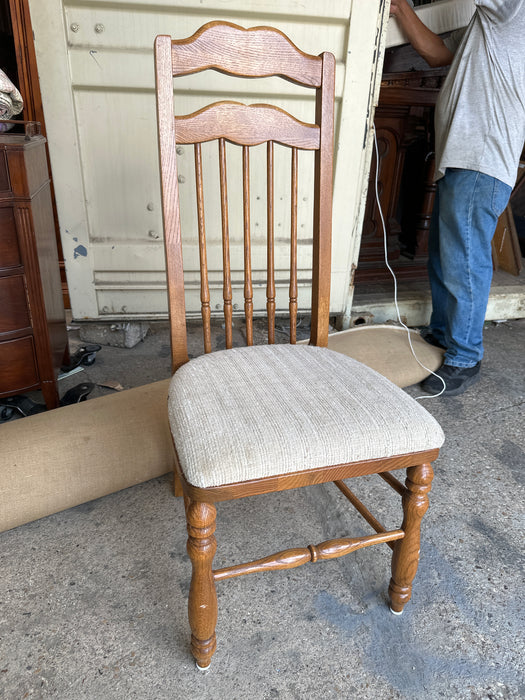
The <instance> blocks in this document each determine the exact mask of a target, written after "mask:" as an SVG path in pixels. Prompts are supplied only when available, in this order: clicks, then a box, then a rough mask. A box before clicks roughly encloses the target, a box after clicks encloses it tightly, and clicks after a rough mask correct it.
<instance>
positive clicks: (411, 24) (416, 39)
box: [390, 0, 454, 68]
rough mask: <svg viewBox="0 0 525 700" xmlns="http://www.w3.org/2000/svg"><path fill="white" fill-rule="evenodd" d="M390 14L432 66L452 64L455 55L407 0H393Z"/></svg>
mask: <svg viewBox="0 0 525 700" xmlns="http://www.w3.org/2000/svg"><path fill="white" fill-rule="evenodd" d="M390 14H391V16H392V17H395V18H396V20H397V22H398V23H399V26H400V28H401V29H402V30H403V32H404V33H405V35H406V37H407V39H408V41H409V42H410V43H411V44H412V46H413V47H414V48H415V50H416V51H417V52H418V53H419V54H420V56H422V57H423V58H424V59H425V61H426V62H427V63H428V64H429V65H430V66H432V67H433V68H435V67H437V66H448V65H450V63H452V59H453V58H454V55H453V53H452V52H451V51H449V49H447V47H446V46H445V44H444V43H443V40H442V39H441V37H439V36H438V35H437V34H434V32H433V31H431V30H430V29H429V28H428V27H427V26H425V25H424V24H423V22H422V21H421V20H420V19H419V17H418V15H417V14H416V13H415V12H414V10H413V8H412V7H411V6H410V5H409V4H408V2H407V0H391V1H390Z"/></svg>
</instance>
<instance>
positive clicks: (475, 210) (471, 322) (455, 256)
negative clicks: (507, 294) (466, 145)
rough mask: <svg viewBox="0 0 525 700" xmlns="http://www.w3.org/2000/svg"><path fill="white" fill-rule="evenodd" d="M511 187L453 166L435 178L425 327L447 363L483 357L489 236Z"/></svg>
mask: <svg viewBox="0 0 525 700" xmlns="http://www.w3.org/2000/svg"><path fill="white" fill-rule="evenodd" d="M511 191H512V190H511V188H510V187H509V185H507V184H505V183H504V182H501V181H500V180H497V179H496V178H494V177H490V176H489V175H484V174H483V173H479V172H476V171H474V170H461V169H458V168H447V170H446V172H445V176H444V177H443V178H441V179H440V180H438V182H437V193H436V201H435V204H434V211H433V214H432V222H431V226H430V234H429V243H428V253H429V259H428V274H429V279H430V288H431V291H432V316H431V319H430V328H431V329H432V332H433V334H434V336H435V337H436V339H437V340H439V341H440V342H441V343H442V344H443V345H444V346H445V347H446V348H447V351H446V353H445V358H444V363H445V364H446V365H453V366H455V367H473V366H474V365H476V364H477V363H478V362H479V361H480V360H481V358H482V357H483V323H484V321H485V313H486V311H487V304H488V299H489V292H490V285H491V282H492V249H491V241H492V237H493V236H494V231H495V230H496V224H497V222H498V218H499V216H500V215H501V214H502V213H503V211H504V210H505V207H506V206H507V203H508V201H509V197H510V193H511Z"/></svg>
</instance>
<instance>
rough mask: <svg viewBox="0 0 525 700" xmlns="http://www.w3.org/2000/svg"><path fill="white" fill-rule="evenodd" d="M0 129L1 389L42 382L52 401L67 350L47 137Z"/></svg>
mask: <svg viewBox="0 0 525 700" xmlns="http://www.w3.org/2000/svg"><path fill="white" fill-rule="evenodd" d="M31 128H32V127H31V125H30V124H28V125H27V128H26V134H24V133H20V134H16V133H11V132H7V133H4V134H1V135H0V397H6V396H13V395H15V394H20V393H23V392H26V391H30V390H34V389H41V390H42V393H43V396H44V400H45V403H46V406H47V407H48V408H56V407H57V406H58V405H59V396H58V389H57V383H56V378H57V374H58V370H59V368H60V365H61V364H62V362H63V361H64V358H65V356H66V354H67V345H68V340H67V329H66V323H65V314H64V305H63V301H62V285H61V281H60V270H59V266H58V255H57V246H56V238H55V226H54V219H53V208H52V202H51V194H50V187H49V175H48V166H47V158H46V151H45V142H46V140H45V138H44V137H43V136H42V135H41V134H36V135H33V136H31V135H30V134H31Z"/></svg>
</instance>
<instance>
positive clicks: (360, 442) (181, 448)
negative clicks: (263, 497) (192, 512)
mask: <svg viewBox="0 0 525 700" xmlns="http://www.w3.org/2000/svg"><path fill="white" fill-rule="evenodd" d="M168 402H169V419H170V426H171V431H172V434H173V439H174V443H175V447H176V450H177V454H178V458H179V462H180V466H181V469H182V471H183V473H184V476H185V478H186V480H187V481H188V482H189V483H190V484H192V485H194V486H197V487H201V488H207V487H212V486H223V485H225V484H231V483H237V482H241V481H247V480H252V479H261V478H264V477H270V476H275V475H279V474H288V473H291V472H295V471H302V470H304V469H314V468H319V467H326V466H333V465H337V464H345V463H348V462H357V461H362V460H369V459H376V458H386V457H393V456H395V455H401V454H407V453H411V452H419V451H425V450H431V449H434V448H439V447H441V445H442V444H443V440H444V436H443V432H442V430H441V427H440V426H439V424H438V423H437V421H436V420H435V419H434V418H433V417H432V416H431V415H430V414H429V413H428V412H427V411H426V410H425V409H424V408H423V407H422V406H421V405H420V404H418V403H417V401H415V400H414V399H412V398H411V397H410V396H408V394H406V393H405V392H404V391H403V390H402V389H399V388H398V387H397V386H395V385H394V384H392V383H391V382H390V381H389V380H388V379H386V378H385V377H383V376H382V375H380V374H378V373H377V372H375V371H374V370H372V369H370V368H369V367H366V366H365V365H363V364H361V363H360V362H357V361H356V360H353V359H352V358H350V357H347V356H345V355H342V354H340V353H337V352H334V351H332V350H328V349H327V348H319V347H315V346H299V345H265V346H262V345H259V346H252V347H242V348H233V349H231V350H223V351H219V352H214V353H210V354H207V355H203V356H200V357H197V358H195V359H193V360H191V361H190V362H188V363H186V364H185V365H183V366H182V367H180V368H179V369H178V370H177V372H176V373H175V375H174V376H173V379H172V381H171V385H170V392H169V399H168Z"/></svg>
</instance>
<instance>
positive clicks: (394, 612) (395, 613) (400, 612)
mask: <svg viewBox="0 0 525 700" xmlns="http://www.w3.org/2000/svg"><path fill="white" fill-rule="evenodd" d="M390 612H391V613H392V615H402V614H403V611H402V610H400V611H399V612H397V611H396V610H392V608H390Z"/></svg>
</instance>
